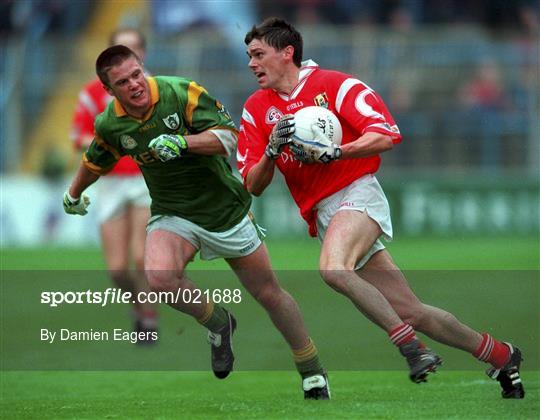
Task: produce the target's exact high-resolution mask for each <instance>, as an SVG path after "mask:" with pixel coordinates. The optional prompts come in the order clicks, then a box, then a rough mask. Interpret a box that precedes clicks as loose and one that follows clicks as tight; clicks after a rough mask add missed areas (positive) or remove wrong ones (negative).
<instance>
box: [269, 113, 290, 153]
mask: <svg viewBox="0 0 540 420" xmlns="http://www.w3.org/2000/svg"><path fill="white" fill-rule="evenodd" d="M294 126H295V122H294V115H291V114H287V115H284V116H283V117H281V118H280V120H279V121H278V122H277V124H276V125H275V126H274V128H273V129H272V133H271V134H270V138H269V139H268V145H267V146H266V150H265V151H264V153H265V154H266V156H268V157H269V158H270V159H272V160H276V159H277V158H278V157H279V154H280V153H281V151H282V150H283V148H284V147H285V145H287V144H289V143H290V142H291V136H292V135H293V134H294V130H295V127H294Z"/></svg>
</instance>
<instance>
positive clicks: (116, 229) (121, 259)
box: [100, 212, 129, 271]
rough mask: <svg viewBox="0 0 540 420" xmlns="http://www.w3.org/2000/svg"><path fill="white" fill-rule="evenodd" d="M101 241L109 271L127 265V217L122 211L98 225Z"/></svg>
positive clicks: (122, 268) (123, 268) (124, 267)
mask: <svg viewBox="0 0 540 420" xmlns="http://www.w3.org/2000/svg"><path fill="white" fill-rule="evenodd" d="M100 232H101V243H102V247H103V253H104V256H105V262H106V264H107V268H108V269H109V270H111V271H116V270H127V269H128V267H129V248H128V243H129V218H128V216H127V213H126V212H123V213H121V214H119V215H117V216H115V217H113V218H110V219H107V220H105V221H104V222H102V223H101V225H100Z"/></svg>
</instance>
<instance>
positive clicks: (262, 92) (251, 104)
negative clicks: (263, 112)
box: [244, 89, 273, 111]
mask: <svg viewBox="0 0 540 420" xmlns="http://www.w3.org/2000/svg"><path fill="white" fill-rule="evenodd" d="M272 93H273V90H271V89H258V90H256V91H255V92H253V93H252V94H251V95H250V96H248V98H247V99H246V101H245V102H244V108H245V109H249V110H252V111H254V110H256V109H260V108H262V107H263V106H264V104H267V103H269V102H271V99H272V98H271V97H272Z"/></svg>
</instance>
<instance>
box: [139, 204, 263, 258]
mask: <svg viewBox="0 0 540 420" xmlns="http://www.w3.org/2000/svg"><path fill="white" fill-rule="evenodd" d="M154 230H166V231H167V232H172V233H175V234H177V235H178V236H181V237H182V238H184V239H185V240H187V241H188V242H190V243H191V244H192V245H193V246H194V247H195V248H196V249H197V250H198V251H200V253H201V259H202V260H213V259H215V258H238V257H245V256H246V255H249V254H251V253H252V252H254V251H255V250H256V249H257V248H259V246H260V245H261V243H262V242H261V239H260V238H261V237H264V234H263V233H262V230H261V228H260V227H259V226H258V225H257V224H256V223H255V221H254V220H253V218H252V216H251V215H250V214H247V215H246V216H245V217H244V218H243V219H242V220H241V221H240V223H238V224H237V225H236V226H234V227H232V228H231V229H229V230H226V231H225V232H210V231H208V230H206V229H204V228H202V227H200V226H199V225H196V224H195V223H193V222H190V221H189V220H186V219H183V218H181V217H177V216H161V215H156V216H152V217H151V218H150V220H149V221H148V227H147V228H146V231H147V232H148V233H150V232H152V231H154Z"/></svg>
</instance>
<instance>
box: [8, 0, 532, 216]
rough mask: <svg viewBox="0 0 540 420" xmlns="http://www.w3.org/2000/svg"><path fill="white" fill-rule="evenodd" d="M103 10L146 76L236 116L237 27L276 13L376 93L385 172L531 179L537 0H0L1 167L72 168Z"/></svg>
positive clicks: (240, 98) (241, 52)
mask: <svg viewBox="0 0 540 420" xmlns="http://www.w3.org/2000/svg"><path fill="white" fill-rule="evenodd" d="M116 9H122V13H121V14H120V17H119V19H118V20H117V21H115V23H114V24H115V25H117V26H131V27H137V28H139V29H141V30H142V31H143V32H144V33H145V34H146V36H147V40H148V48H147V56H146V60H145V64H146V67H147V68H148V69H149V70H150V72H151V73H152V74H156V75H159V74H163V75H179V76H184V77H188V78H191V79H193V80H196V81H198V82H200V83H201V84H202V85H203V86H205V87H206V88H207V89H208V90H209V91H210V92H211V93H213V94H214V95H215V96H216V97H217V98H218V99H220V101H221V102H223V103H224V104H225V105H226V106H227V107H228V109H229V111H230V113H231V115H232V116H233V118H234V119H235V121H236V122H237V123H238V121H239V119H240V114H241V109H242V104H243V102H244V100H245V99H246V98H247V97H248V96H249V94H250V93H251V92H253V91H254V90H255V89H256V88H257V85H256V83H255V79H254V77H253V76H252V75H251V73H250V71H249V69H248V67H247V63H248V60H247V56H246V54H245V45H244V43H243V39H244V35H245V33H246V32H247V31H248V30H249V29H250V28H251V26H252V25H253V24H256V23H258V22H260V21H261V20H263V19H264V18H266V17H269V16H280V17H284V18H286V19H288V20H290V21H291V22H292V23H293V24H295V25H296V26H297V27H298V28H299V29H300V31H301V32H302V34H303V36H304V44H305V46H304V58H305V59H307V58H311V59H313V60H314V61H316V62H317V63H319V64H320V65H321V66H323V67H328V68H333V69H337V70H340V71H344V72H347V73H351V74H354V75H355V76H356V77H358V78H359V79H360V80H362V81H364V82H365V83H367V84H368V85H369V86H371V87H372V88H373V89H375V90H376V91H377V92H378V93H379V94H380V95H381V96H382V97H383V99H384V100H385V102H386V104H387V105H388V107H389V109H390V111H391V113H392V114H393V116H394V117H395V119H396V121H397V123H398V125H399V127H400V129H401V132H402V134H403V139H404V140H403V143H402V144H400V145H399V147H398V148H396V150H395V151H393V152H392V153H387V154H385V156H384V171H385V174H392V173H393V174H399V175H401V174H403V173H407V174H408V175H409V176H413V174H416V175H418V174H419V173H421V174H424V175H423V176H424V177H425V174H428V178H429V177H433V176H439V175H443V174H446V176H450V177H452V176H456V175H463V176H468V175H479V177H480V178H481V177H483V176H486V175H487V176H488V178H484V179H489V177H491V176H499V177H500V176H517V177H518V178H519V179H520V180H522V181H523V182H524V181H526V180H529V181H531V180H532V181H531V182H533V183H535V184H534V185H537V183H538V177H539V172H538V171H539V169H538V168H539V167H540V134H539V133H540V0H515V1H507V0H475V1H470V0H429V1H428V0H211V1H210V0H208V1H207V0H147V1H146V0H78V1H71V0H0V50H1V60H0V79H1V80H0V82H1V86H2V89H0V112H1V116H0V123H1V124H0V174H32V175H43V176H44V177H45V179H50V180H51V179H52V180H55V179H56V180H58V179H60V180H62V182H63V179H64V178H63V177H64V176H65V175H66V174H70V173H71V171H72V169H73V167H74V163H73V162H74V161H75V160H76V157H75V156H74V153H73V150H72V146H71V144H70V141H69V124H70V120H71V116H72V112H73V110H74V107H75V104H76V101H77V95H78V91H79V89H80V87H81V86H82V84H84V83H85V82H86V81H87V80H88V79H89V78H91V77H93V76H94V72H93V60H94V59H95V57H96V56H97V54H99V52H100V51H101V50H102V49H103V48H104V47H105V46H106V37H107V35H108V34H109V33H110V32H111V31H112V30H113V29H115V28H114V27H111V24H110V20H108V21H106V22H103V23H101V22H99V19H101V18H103V17H107V16H108V15H109V16H110V15H113V14H114V12H115V10H116ZM103 10H105V12H103ZM99 11H101V12H99ZM99 13H101V14H99ZM92 28H93V29H92ZM96 31H97V32H96ZM96 33H98V34H103V36H102V37H101V38H99V40H95V41H94V40H93V37H95V36H96ZM83 53H88V54H87V59H86V60H83V59H81V56H82V55H83ZM233 163H234V162H233ZM476 179H479V178H478V176H477V178H476ZM535 188H537V187H535ZM535 191H536V190H535ZM56 204H57V203H56V202H54V203H52V204H51V206H56ZM0 216H1V215H0ZM537 224H538V223H537Z"/></svg>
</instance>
